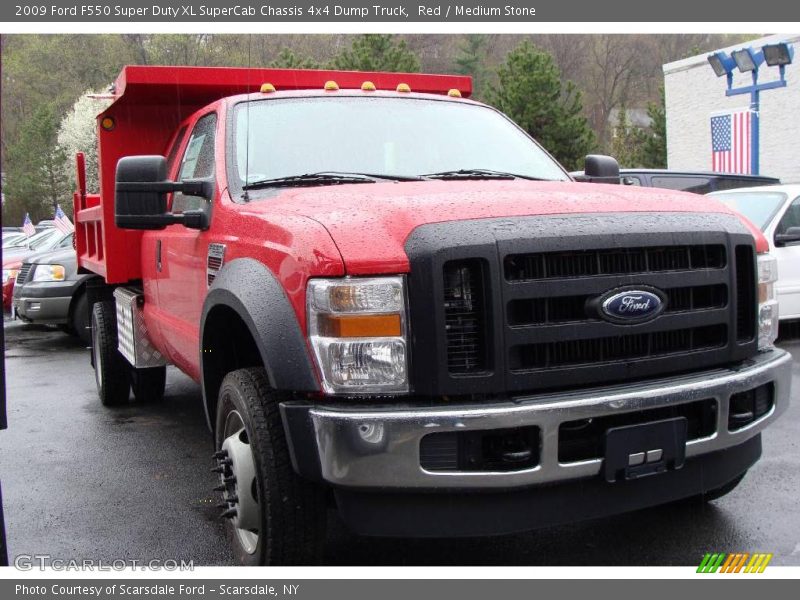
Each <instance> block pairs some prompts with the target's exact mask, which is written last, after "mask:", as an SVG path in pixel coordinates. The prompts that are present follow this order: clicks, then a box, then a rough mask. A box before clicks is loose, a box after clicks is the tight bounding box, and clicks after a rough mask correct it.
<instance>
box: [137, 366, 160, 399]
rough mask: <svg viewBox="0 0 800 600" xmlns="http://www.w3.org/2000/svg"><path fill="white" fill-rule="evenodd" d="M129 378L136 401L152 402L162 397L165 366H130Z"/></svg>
mask: <svg viewBox="0 0 800 600" xmlns="http://www.w3.org/2000/svg"><path fill="white" fill-rule="evenodd" d="M130 378H131V389H132V390H133V397H134V398H136V401H137V402H146V403H149V404H153V403H157V402H161V401H162V400H163V399H164V388H165V387H166V384H167V367H150V368H148V369H136V368H135V367H130Z"/></svg>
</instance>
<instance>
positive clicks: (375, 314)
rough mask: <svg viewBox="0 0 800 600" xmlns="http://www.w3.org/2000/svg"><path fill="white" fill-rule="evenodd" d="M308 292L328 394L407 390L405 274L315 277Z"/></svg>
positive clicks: (310, 329)
mask: <svg viewBox="0 0 800 600" xmlns="http://www.w3.org/2000/svg"><path fill="white" fill-rule="evenodd" d="M306 297H307V307H308V334H309V340H310V341H311V347H312V349H313V350H314V357H315V359H316V361H317V366H318V367H319V371H320V373H321V375H322V385H323V389H324V390H325V391H326V392H327V393H330V394H398V393H405V392H408V352H407V348H406V327H407V324H406V303H405V278H404V277H402V276H398V277H373V278H346V279H311V280H309V282H308V292H307V296H306Z"/></svg>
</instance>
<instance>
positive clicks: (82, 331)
mask: <svg viewBox="0 0 800 600" xmlns="http://www.w3.org/2000/svg"><path fill="white" fill-rule="evenodd" d="M69 323H70V330H71V331H72V332H73V333H74V335H76V336H77V337H78V339H79V340H80V341H81V342H83V344H84V346H91V345H92V324H91V321H90V319H89V300H88V298H86V292H85V291H83V290H81V291H80V292H79V295H78V297H77V298H76V299H75V301H74V302H73V303H72V308H71V309H70V315H69Z"/></svg>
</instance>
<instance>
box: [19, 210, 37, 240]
mask: <svg viewBox="0 0 800 600" xmlns="http://www.w3.org/2000/svg"><path fill="white" fill-rule="evenodd" d="M22 232H23V233H24V234H25V235H27V236H28V237H31V236H32V235H33V234H34V233H36V228H35V227H34V226H33V223H31V216H30V215H29V214H28V213H25V220H24V221H23V222H22Z"/></svg>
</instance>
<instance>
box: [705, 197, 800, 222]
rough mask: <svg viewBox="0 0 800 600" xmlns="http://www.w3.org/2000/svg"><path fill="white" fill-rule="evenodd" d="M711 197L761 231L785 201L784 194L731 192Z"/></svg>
mask: <svg viewBox="0 0 800 600" xmlns="http://www.w3.org/2000/svg"><path fill="white" fill-rule="evenodd" d="M712 196H713V197H714V198H716V199H717V200H720V201H721V202H722V203H723V204H725V206H727V207H728V208H731V209H733V210H735V211H736V212H740V213H742V214H743V215H744V216H745V217H747V218H748V219H750V220H751V221H752V222H753V224H754V225H756V227H758V228H759V229H760V230H761V231H764V230H765V229H766V228H767V227H768V226H769V223H770V221H772V218H773V217H774V216H775V213H777V212H778V210H779V209H780V207H781V206H782V205H783V203H784V202H785V201H786V194H782V193H780V192H731V193H728V194H712Z"/></svg>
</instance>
